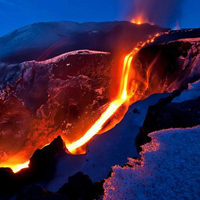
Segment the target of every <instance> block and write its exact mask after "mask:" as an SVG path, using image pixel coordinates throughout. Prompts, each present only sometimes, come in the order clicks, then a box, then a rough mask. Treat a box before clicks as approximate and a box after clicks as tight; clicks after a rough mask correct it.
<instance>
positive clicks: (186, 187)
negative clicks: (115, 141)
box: [103, 126, 200, 200]
mask: <svg viewBox="0 0 200 200" xmlns="http://www.w3.org/2000/svg"><path fill="white" fill-rule="evenodd" d="M150 137H152V142H151V143H148V144H146V145H144V146H143V151H142V152H141V156H142V159H141V161H139V162H138V161H137V162H136V161H134V160H131V159H130V161H132V162H130V163H132V165H133V168H129V167H126V168H121V167H119V166H115V167H113V171H114V172H113V173H112V176H111V178H109V179H107V180H106V182H105V184H104V189H105V195H104V198H103V199H104V200H111V199H112V200H113V199H120V200H123V199H129V200H131V199H137V200H146V199H151V200H153V199H200V187H199V186H200V170H199V161H200V151H199V149H200V143H199V141H200V126H198V127H195V128H190V129H169V130H165V131H158V132H154V133H151V134H150Z"/></svg>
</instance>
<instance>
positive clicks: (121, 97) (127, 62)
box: [1, 32, 168, 173]
mask: <svg viewBox="0 0 200 200" xmlns="http://www.w3.org/2000/svg"><path fill="white" fill-rule="evenodd" d="M167 33H168V32H167ZM162 34H166V33H161V34H160V33H157V34H156V35H154V36H153V37H149V39H148V40H147V41H145V42H143V43H142V42H140V43H139V44H138V45H137V46H136V47H135V48H134V49H133V50H132V52H131V53H129V54H128V55H127V56H126V57H125V59H124V64H123V71H122V76H121V82H120V89H119V94H118V96H117V98H116V99H115V100H114V101H112V102H111V103H110V104H109V106H108V107H107V109H106V110H105V112H104V113H103V114H102V115H101V116H100V117H99V119H98V120H97V121H96V122H95V123H94V125H93V126H92V127H91V128H90V129H89V130H88V131H87V132H86V133H85V135H84V136H83V137H81V138H80V139H79V140H77V141H75V142H72V143H68V142H66V141H65V143H66V148H67V149H68V150H69V151H70V152H71V153H73V154H75V153H77V152H80V149H81V147H82V146H83V145H85V144H86V143H87V142H89V141H90V139H91V138H92V137H93V136H94V135H96V134H98V133H99V132H100V131H101V129H102V128H103V126H104V125H105V124H106V122H107V121H108V120H109V119H110V118H111V117H112V116H113V115H114V114H115V113H116V111H117V110H118V109H119V108H120V107H121V106H122V105H125V107H126V109H128V106H129V101H130V100H131V98H132V97H133V96H134V95H135V93H136V90H137V88H138V83H137V82H136V81H135V83H134V84H132V85H134V88H132V89H131V90H130V89H128V88H129V87H128V82H129V73H130V68H131V64H132V61H133V59H134V56H135V55H136V54H137V53H138V52H139V51H140V49H141V48H143V47H144V46H145V45H146V44H148V43H153V42H154V40H155V38H156V37H159V36H160V35H162ZM130 91H131V92H130ZM136 100H138V99H137V98H135V101H136ZM118 122H119V120H118ZM115 124H116V123H115ZM45 146H46V145H45ZM77 150H79V151H77ZM82 153H84V152H82ZM28 165H29V161H28V162H25V163H23V164H18V165H16V164H15V165H12V163H10V164H8V163H7V165H6V163H4V165H3V166H1V167H10V168H11V169H12V170H13V172H14V173H16V172H18V171H20V170H21V169H23V168H27V167H28Z"/></svg>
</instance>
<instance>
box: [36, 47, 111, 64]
mask: <svg viewBox="0 0 200 200" xmlns="http://www.w3.org/2000/svg"><path fill="white" fill-rule="evenodd" d="M99 54H103V55H109V54H110V53H109V52H104V51H92V50H87V49H83V50H77V51H70V52H67V53H64V54H61V55H59V56H56V57H54V58H50V59H48V60H45V61H41V62H38V63H41V64H48V63H56V62H59V61H60V60H65V59H66V58H67V57H68V56H72V55H99ZM69 65H70V64H69ZM69 65H67V66H69Z"/></svg>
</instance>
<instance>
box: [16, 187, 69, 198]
mask: <svg viewBox="0 0 200 200" xmlns="http://www.w3.org/2000/svg"><path fill="white" fill-rule="evenodd" d="M16 200H68V198H67V197H66V196H64V195H61V194H57V193H52V192H49V191H47V190H44V189H42V188H41V187H40V186H39V185H31V186H27V187H25V188H23V189H22V190H21V191H20V192H19V193H18V194H17V197H16Z"/></svg>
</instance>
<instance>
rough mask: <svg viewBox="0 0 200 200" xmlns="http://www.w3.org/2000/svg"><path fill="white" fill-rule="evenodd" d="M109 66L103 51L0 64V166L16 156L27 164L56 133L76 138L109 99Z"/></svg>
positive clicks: (79, 52)
mask: <svg viewBox="0 0 200 200" xmlns="http://www.w3.org/2000/svg"><path fill="white" fill-rule="evenodd" d="M112 65H113V63H112V59H111V56H110V54H109V53H104V52H94V51H84V50H82V51H77V52H71V53H67V54H63V55H61V56H59V57H56V58H54V59H50V60H47V61H44V62H35V61H31V62H24V63H21V64H19V65H5V64H2V65H1V66H0V73H1V80H0V88H1V90H0V99H1V100H0V112H1V116H0V119H1V123H0V129H1V134H0V152H1V154H0V155H1V156H0V163H2V162H4V161H6V160H7V159H8V158H9V157H11V156H12V155H14V154H16V153H17V152H19V153H20V152H21V154H20V155H22V157H23V156H24V157H25V158H26V160H27V159H29V157H30V156H31V155H32V154H33V152H34V151H35V150H36V149H37V148H41V147H43V146H44V145H45V144H48V143H50V142H51V141H52V140H53V139H54V138H55V137H57V136H58V135H62V136H63V137H64V139H66V138H67V139H68V141H71V140H73V139H76V138H78V137H80V134H83V133H84V132H85V131H86V130H87V129H88V128H89V127H90V126H91V124H92V123H93V122H94V121H95V120H96V119H97V118H98V116H99V115H100V113H101V112H102V110H103V107H104V105H105V104H106V103H107V102H108V101H109V99H110V92H109V91H110V90H109V85H110V83H111V74H112V72H111V68H114V67H111V66H112ZM80 130H82V131H80ZM10 138H13V140H12V141H11V142H13V144H15V145H11V143H10ZM23 147H26V149H24V150H23ZM27 149H29V150H28V151H27Z"/></svg>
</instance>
